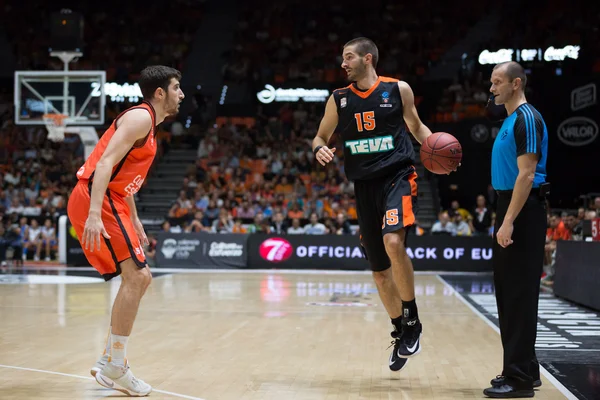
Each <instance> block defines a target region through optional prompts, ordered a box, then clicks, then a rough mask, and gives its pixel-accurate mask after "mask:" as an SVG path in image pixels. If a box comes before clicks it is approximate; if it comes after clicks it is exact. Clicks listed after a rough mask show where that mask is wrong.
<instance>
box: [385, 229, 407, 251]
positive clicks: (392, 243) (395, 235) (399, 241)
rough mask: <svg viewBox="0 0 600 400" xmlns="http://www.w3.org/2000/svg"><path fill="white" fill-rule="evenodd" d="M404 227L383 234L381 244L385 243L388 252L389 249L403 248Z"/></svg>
mask: <svg viewBox="0 0 600 400" xmlns="http://www.w3.org/2000/svg"><path fill="white" fill-rule="evenodd" d="M405 234H406V233H405V231H404V229H400V230H398V231H396V232H390V233H386V234H385V235H384V236H383V244H384V245H385V248H386V250H387V251H388V254H389V252H390V250H394V251H398V249H403V248H404V236H405Z"/></svg>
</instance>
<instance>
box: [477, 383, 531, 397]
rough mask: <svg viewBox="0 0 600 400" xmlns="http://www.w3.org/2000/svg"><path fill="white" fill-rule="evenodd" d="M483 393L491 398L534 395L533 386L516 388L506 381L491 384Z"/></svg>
mask: <svg viewBox="0 0 600 400" xmlns="http://www.w3.org/2000/svg"><path fill="white" fill-rule="evenodd" d="M483 394H484V395H486V396H487V397H491V398H493V399H516V398H524V397H534V396H535V392H534V391H533V388H531V389H517V388H515V387H514V386H512V385H510V384H508V383H505V384H503V385H502V386H492V387H490V388H487V389H485V390H484V391H483Z"/></svg>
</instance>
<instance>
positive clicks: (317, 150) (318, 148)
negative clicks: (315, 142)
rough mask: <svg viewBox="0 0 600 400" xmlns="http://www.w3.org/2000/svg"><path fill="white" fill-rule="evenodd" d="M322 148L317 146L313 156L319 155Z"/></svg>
mask: <svg viewBox="0 0 600 400" xmlns="http://www.w3.org/2000/svg"><path fill="white" fill-rule="evenodd" d="M321 147H323V146H317V147H315V149H314V150H313V154H314V155H315V156H316V155H317V153H318V152H319V150H321Z"/></svg>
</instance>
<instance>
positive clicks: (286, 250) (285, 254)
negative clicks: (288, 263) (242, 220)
mask: <svg viewBox="0 0 600 400" xmlns="http://www.w3.org/2000/svg"><path fill="white" fill-rule="evenodd" d="M258 252H259V253H260V256H261V257H262V258H263V259H265V260H267V261H271V262H274V263H278V262H282V261H285V260H287V259H288V258H290V257H291V256H292V253H293V252H294V248H293V247H292V245H291V244H290V242H288V241H287V240H285V239H282V238H270V239H267V240H265V241H264V242H262V244H261V245H260V247H259V249H258Z"/></svg>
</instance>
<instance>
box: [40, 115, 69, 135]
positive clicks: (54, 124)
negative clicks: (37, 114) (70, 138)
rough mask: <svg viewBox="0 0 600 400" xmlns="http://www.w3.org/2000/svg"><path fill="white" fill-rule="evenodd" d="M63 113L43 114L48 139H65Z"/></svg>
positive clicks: (64, 117) (65, 116) (64, 116)
mask: <svg viewBox="0 0 600 400" xmlns="http://www.w3.org/2000/svg"><path fill="white" fill-rule="evenodd" d="M67 117H68V115H65V114H44V116H43V119H44V123H45V124H46V129H48V140H51V141H53V142H62V141H63V140H64V139H65V129H66V126H65V122H66V121H65V119H66V118H67Z"/></svg>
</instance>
